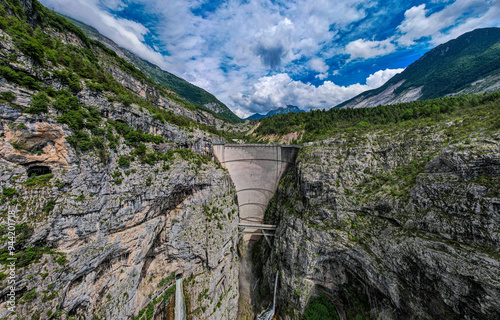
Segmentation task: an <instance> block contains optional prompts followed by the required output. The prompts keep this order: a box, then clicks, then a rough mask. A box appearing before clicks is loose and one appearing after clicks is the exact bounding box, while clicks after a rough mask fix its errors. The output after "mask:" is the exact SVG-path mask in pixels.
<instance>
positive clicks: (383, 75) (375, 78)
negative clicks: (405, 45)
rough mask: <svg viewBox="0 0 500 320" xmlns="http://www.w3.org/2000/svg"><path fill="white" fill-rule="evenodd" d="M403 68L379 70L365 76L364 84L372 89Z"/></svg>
mask: <svg viewBox="0 0 500 320" xmlns="http://www.w3.org/2000/svg"><path fill="white" fill-rule="evenodd" d="M403 70H404V69H403V68H400V69H385V70H379V71H377V72H375V73H374V74H371V75H369V76H368V78H366V85H368V86H369V87H370V88H373V89H375V88H378V87H380V86H381V85H383V84H384V83H386V82H387V81H388V80H389V79H390V78H392V77H394V76H395V75H396V74H398V73H401V72H403Z"/></svg>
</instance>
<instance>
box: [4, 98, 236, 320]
mask: <svg viewBox="0 0 500 320" xmlns="http://www.w3.org/2000/svg"><path fill="white" fill-rule="evenodd" d="M0 113H1V114H2V124H3V128H4V131H3V139H2V141H1V142H0V144H1V146H0V150H1V156H2V157H1V158H0V165H1V169H0V172H2V175H1V177H0V179H1V184H2V187H3V191H4V192H3V194H4V197H3V199H2V210H3V211H2V212H4V214H3V215H4V216H6V211H7V209H13V210H14V211H15V216H16V222H17V225H18V226H22V228H18V229H19V230H17V231H19V232H20V233H21V237H22V238H21V239H20V238H18V241H19V242H18V243H17V246H16V249H17V250H16V251H17V254H18V266H17V274H16V282H17V284H16V288H17V289H16V295H17V296H18V304H19V305H18V307H17V309H16V313H17V315H18V316H20V317H25V318H31V319H35V318H38V319H49V318H50V317H51V316H52V317H56V318H58V319H70V318H71V317H84V318H86V319H87V318H88V319H90V318H92V316H97V317H99V318H100V319H128V318H131V317H133V316H137V315H139V314H140V315H142V314H143V313H144V312H145V311H144V310H143V309H146V311H147V312H148V313H151V314H153V313H155V314H156V313H160V312H162V311H163V309H164V308H165V306H164V305H162V304H161V301H162V299H165V301H166V302H167V304H168V302H169V301H170V296H169V295H167V293H169V291H168V288H169V287H171V286H172V285H173V282H174V278H173V276H172V273H173V272H175V271H176V270H178V269H180V270H182V271H183V272H184V276H185V278H187V279H188V280H187V281H186V284H185V290H186V292H187V293H188V294H189V296H190V297H191V298H190V300H189V301H190V310H189V311H190V313H191V314H192V315H193V319H234V314H235V311H234V310H233V308H232V306H233V305H234V304H235V303H236V301H237V296H238V286H237V283H238V282H237V267H236V266H237V258H236V257H235V254H234V253H233V251H234V250H233V247H234V241H235V239H234V237H235V236H236V225H237V213H236V210H237V206H236V205H235V204H234V198H235V194H234V190H233V186H232V183H231V180H230V178H229V175H228V173H227V172H226V171H225V170H223V169H221V168H220V167H218V165H217V164H215V163H214V162H212V161H209V160H208V159H207V160H203V159H204V158H201V156H198V155H196V154H194V153H174V155H173V157H172V158H171V159H170V160H169V161H165V162H158V163H155V164H153V165H149V164H145V163H141V162H140V161H132V162H131V163H129V164H126V165H123V164H121V165H120V164H119V162H118V159H119V157H120V156H123V155H127V154H129V152H130V148H129V147H128V146H126V145H125V144H123V145H122V147H121V148H120V149H118V150H116V151H111V153H110V154H109V156H108V157H107V159H106V161H105V162H102V160H101V159H100V158H99V156H98V155H97V154H92V153H77V152H75V150H74V149H73V148H72V147H70V146H69V145H68V144H67V143H65V137H66V136H67V133H68V129H67V128H65V126H61V125H60V124H58V123H56V122H54V121H51V120H50V119H44V118H40V117H32V116H27V115H23V114H22V113H21V112H19V111H17V110H14V109H12V108H10V107H8V106H6V105H2V106H1V111H0ZM125 115H126V114H125ZM19 145H23V146H24V148H30V150H34V149H37V150H38V152H35V151H25V150H24V149H16V148H14V146H19ZM200 159H202V160H203V161H200ZM30 176H31V177H30ZM6 190H10V193H7V192H6ZM4 272H5V270H4ZM2 275H3V277H2V278H5V273H2ZM5 281H6V280H5ZM7 292H8V288H7V287H6V286H5V285H3V289H2V292H1V293H0V294H1V295H2V296H3V297H5V295H6V294H7ZM164 292H167V293H165V294H164ZM170 293H171V292H170ZM162 294H164V296H162ZM199 297H201V299H200V298H199ZM150 309H151V310H150ZM1 310H2V314H1V315H0V316H1V317H2V318H5V317H6V316H7V311H8V310H7V309H6V308H2V309H1ZM149 310H150V311H149ZM148 319H149V318H148Z"/></svg>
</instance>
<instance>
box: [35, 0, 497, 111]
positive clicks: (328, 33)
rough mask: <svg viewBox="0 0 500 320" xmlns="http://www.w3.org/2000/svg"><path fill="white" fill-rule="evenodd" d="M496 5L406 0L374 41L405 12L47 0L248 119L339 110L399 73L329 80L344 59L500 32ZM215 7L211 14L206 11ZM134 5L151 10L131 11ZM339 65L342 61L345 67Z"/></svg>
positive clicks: (329, 5)
mask: <svg viewBox="0 0 500 320" xmlns="http://www.w3.org/2000/svg"><path fill="white" fill-rule="evenodd" d="M496 1H498V0H456V1H453V2H450V1H448V2H450V3H445V2H443V1H441V4H444V5H443V6H442V7H443V9H441V10H440V11H435V10H434V8H435V4H433V3H432V2H428V3H427V5H419V6H414V7H411V8H410V7H408V6H407V5H405V4H404V2H403V1H401V3H400V4H399V5H398V6H397V7H398V8H399V9H398V10H400V11H399V14H401V15H402V14H403V13H404V17H403V18H402V21H401V23H400V25H399V26H398V27H397V28H396V25H393V26H392V28H393V29H394V30H393V31H394V32H392V34H390V35H389V36H388V37H387V39H385V40H384V39H382V40H380V39H376V40H375V39H374V38H372V37H368V36H367V34H370V33H371V34H373V31H372V29H371V28H373V26H374V25H376V24H377V23H380V22H381V21H382V20H383V19H385V18H384V17H386V16H387V15H389V14H391V15H393V14H395V13H393V12H392V11H389V10H387V8H386V6H385V3H384V2H382V1H381V0H374V1H364V0H338V1H331V0H315V1H310V0H294V1H286V0H285V1H268V0H245V1H243V0H242V1H221V2H217V4H216V5H214V2H210V1H209V0H176V1H167V2H165V1H164V0H109V1H108V0H106V1H105V0H41V2H42V3H43V4H44V5H46V6H48V7H50V8H52V7H53V8H54V9H55V10H56V11H58V12H61V13H63V14H66V15H68V16H71V17H74V18H76V19H78V20H81V21H83V22H85V23H87V24H89V25H92V26H94V27H95V28H97V29H98V30H99V31H100V32H101V33H102V34H104V35H105V36H107V37H109V38H111V39H112V40H114V41H115V42H116V43H117V44H118V45H119V46H121V47H123V48H125V49H128V50H130V51H132V52H134V53H136V54H137V55H138V56H140V57H141V58H144V59H146V60H149V61H151V62H152V63H154V64H157V65H158V66H160V67H161V68H163V69H164V70H167V71H169V72H172V73H174V74H176V75H178V76H180V77H182V78H184V79H186V80H188V81H189V82H191V83H194V84H195V85H198V86H200V87H202V88H204V89H206V90H208V91H209V92H211V93H213V94H215V96H216V97H217V98H219V99H220V100H221V101H223V102H224V103H226V104H227V105H228V106H229V107H230V108H232V110H233V111H235V112H236V113H237V114H238V115H245V114H247V113H249V112H255V111H261V112H264V111H266V108H268V109H269V108H273V107H277V106H283V105H285V104H294V105H299V106H311V107H318V108H329V107H331V106H332V105H335V104H337V103H338V102H340V101H342V100H345V99H347V98H349V97H351V96H353V95H355V94H357V93H359V92H361V91H362V90H366V89H370V88H372V87H375V86H377V85H380V84H381V83H383V82H384V81H385V80H387V79H388V78H389V77H390V76H391V74H393V73H394V72H398V71H397V70H399V69H397V70H396V69H388V70H383V71H382V70H381V71H378V72H376V73H374V74H372V75H370V77H368V78H367V79H366V84H355V85H351V86H339V85H336V84H335V83H333V82H331V81H326V80H328V79H331V78H329V77H332V76H334V75H337V76H338V77H340V76H341V75H342V70H343V69H342V65H343V63H349V62H350V61H351V60H356V61H357V62H358V61H361V60H362V59H369V58H373V57H379V56H383V55H386V54H389V53H391V52H394V51H395V50H397V49H398V48H402V47H408V46H412V45H414V44H415V43H417V42H418V41H421V40H422V39H427V38H429V39H430V43H431V44H437V43H440V42H442V41H446V40H448V39H450V38H451V37H456V36H458V35H459V34H460V33H463V32H466V31H469V30H472V29H474V28H477V27H482V26H494V25H496V26H497V25H499V18H498V17H499V16H500V12H499V8H498V7H499V6H498V5H496ZM207 4H209V6H210V7H211V9H210V10H204V8H205V7H206V6H207ZM433 5H434V7H433ZM131 8H140V10H141V11H140V12H135V13H134V14H127V11H128V10H132V9H131ZM405 11H406V12H405ZM138 16H142V17H143V19H142V20H141V19H139V20H137V17H138ZM389 20H390V19H389ZM151 39H154V41H152V40H151ZM159 52H165V53H168V54H166V55H165V56H163V55H162V54H160V53H159ZM346 54H347V57H348V60H347V61H346V58H344V55H346ZM338 57H342V58H338ZM334 59H337V62H338V61H340V62H339V63H338V64H336V65H335V66H333V65H332V64H331V61H332V60H334ZM391 70H392V71H391ZM391 72H392V73H391ZM339 73H340V74H339ZM301 77H302V78H307V79H311V78H313V77H314V78H315V79H316V80H315V81H320V82H321V81H325V82H324V83H323V84H322V85H319V86H314V85H311V84H306V83H302V82H300V81H298V80H297V79H300V78H301ZM292 78H293V79H295V80H292Z"/></svg>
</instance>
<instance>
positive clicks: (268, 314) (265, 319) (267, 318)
mask: <svg viewBox="0 0 500 320" xmlns="http://www.w3.org/2000/svg"><path fill="white" fill-rule="evenodd" d="M278 274H279V271H276V279H275V280H274V297H273V305H272V306H269V307H268V308H267V309H265V310H264V311H262V312H261V313H259V315H257V318H256V320H271V319H272V318H273V317H274V313H275V311H276V289H277V287H278Z"/></svg>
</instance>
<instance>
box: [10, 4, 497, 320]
mask: <svg viewBox="0 0 500 320" xmlns="http://www.w3.org/2000/svg"><path fill="white" fill-rule="evenodd" d="M0 4H1V6H0V37H1V41H0V59H1V63H0V122H1V126H0V167H1V168H0V181H1V187H2V190H1V192H2V194H1V198H0V229H1V230H2V231H1V237H0V239H1V240H0V243H1V246H0V250H1V252H0V260H1V261H0V262H1V266H0V268H1V269H0V318H1V319H35V320H42V319H43V320H46V319H64V320H70V319H71V320H74V319H91V320H97V319H137V320H139V319H140V320H143V319H146V320H149V319H176V320H177V319H179V320H181V319H182V320H195V319H210V320H223V319H228V320H229V319H255V318H256V317H257V319H259V320H263V319H266V320H271V319H282V320H295V319H297V320H298V319H301V320H302V319H303V320H312V319H356V320H360V319H497V318H500V273H499V272H498V270H500V255H499V250H500V227H499V226H500V194H499V191H500V189H499V187H500V92H498V88H499V86H498V83H499V78H498V72H499V71H498V70H500V69H499V68H500V64H499V63H500V60H499V58H498V54H497V53H498V45H499V43H500V42H499V41H500V39H499V38H498V35H499V31H498V30H499V29H498V28H484V29H478V30H475V31H472V32H471V33H466V34H464V35H462V36H461V37H459V38H457V39H455V40H452V41H450V42H449V43H445V44H442V45H440V46H438V47H437V48H435V49H432V50H431V51H429V52H428V53H427V54H426V55H424V56H423V57H422V58H421V59H419V60H417V61H416V62H415V63H414V64H411V65H410V66H409V67H408V68H406V69H405V71H404V72H402V73H400V74H397V75H395V76H394V77H393V78H391V79H390V80H389V81H387V82H386V84H385V85H383V86H382V87H380V88H379V89H376V90H375V91H368V92H364V93H362V94H360V95H359V96H357V97H354V98H353V99H351V100H348V101H346V102H344V103H342V104H340V105H338V106H337V107H335V108H331V109H330V110H310V111H307V112H303V110H300V109H299V108H297V107H295V106H292V105H288V106H287V109H290V110H289V111H290V112H286V109H285V108H284V109H283V110H284V111H283V112H284V113H280V112H281V111H280V110H274V112H270V113H269V114H268V117H265V118H260V119H251V120H247V121H243V120H241V119H240V118H239V117H237V116H236V115H235V114H234V113H233V112H232V111H231V110H230V108H229V107H227V106H226V105H225V104H224V103H222V102H221V101H219V100H217V98H215V96H213V95H212V94H210V93H208V92H207V91H205V90H204V89H202V88H199V87H196V86H194V85H193V84H190V83H189V82H187V81H185V80H183V79H181V78H179V77H177V76H175V75H173V74H171V73H169V72H167V71H163V70H161V69H160V68H159V67H156V66H154V65H152V64H151V63H149V62H147V61H145V60H144V59H141V58H139V57H138V56H135V55H134V54H133V53H132V52H128V51H126V50H125V49H122V48H120V47H119V46H118V45H117V44H116V43H114V42H113V41H112V40H110V39H108V38H105V37H104V36H102V35H100V34H99V32H98V31H97V30H95V29H92V27H90V26H88V25H85V24H83V23H80V22H78V21H76V20H71V21H72V22H71V21H69V20H67V19H65V18H64V17H63V16H61V15H59V14H57V13H55V12H54V11H52V10H50V9H48V8H46V7H44V6H43V5H42V4H41V3H40V2H38V1H36V0H20V1H17V0H1V1H0ZM80 28H81V29H80ZM464 42H467V43H472V44H471V45H470V47H466V46H463V45H462V44H463V43H464ZM446 48H449V49H446ZM443 52H444V53H443ZM447 52H449V53H450V54H449V55H446V54H445V53H447ZM481 52H483V53H481ZM457 56H460V59H462V58H463V57H467V59H468V60H467V61H468V63H469V64H468V65H471V66H474V68H472V67H471V68H469V69H463V70H461V72H462V76H461V77H460V79H456V81H453V83H451V82H450V85H449V87H447V88H444V86H438V87H439V88H440V89H439V90H438V89H436V87H435V84H436V83H437V82H436V81H437V80H436V79H435V78H432V79H431V78H430V77H431V76H430V75H429V74H428V73H426V74H424V71H425V70H427V69H432V72H434V71H435V69H436V68H437V66H438V65H439V66H443V65H444V66H445V67H446V68H447V69H446V70H448V71H449V72H451V71H453V72H458V71H457V70H458V67H457V65H456V64H455V62H454V61H457V59H459V58H457ZM429 57H431V58H432V59H431V58H429ZM436 57H439V58H440V59H442V60H439V61H437V60H436V59H437V58H436ZM474 57H479V58H477V60H474ZM427 59H431V60H432V63H431V66H430V67H429V68H427V67H426V68H424V67H422V66H421V65H422V63H424V62H425V61H428V60H427ZM464 59H465V58H464ZM478 61H483V62H484V61H486V62H487V63H483V64H480V63H479V62H478ZM419 65H420V67H419ZM412 70H418V71H419V72H421V73H419V74H417V73H412V72H413V71H412ZM442 70H445V69H442ZM450 70H451V71H450ZM469 71H470V72H469ZM442 73H443V74H444V73H445V72H444V71H442ZM432 74H433V75H434V76H435V75H436V74H435V73H432ZM417 75H418V77H417ZM448 76H449V75H447V77H448ZM449 77H452V76H449ZM422 79H427V81H428V82H426V83H420V82H419V81H423V80H422ZM454 79H455V78H454ZM427 83H429V86H430V85H432V86H433V87H432V88H433V89H432V90H431V89H429V87H426V85H427ZM441 89H443V90H441ZM448 89H449V90H448ZM440 90H441V91H440ZM9 232H13V234H15V236H13V237H12V236H11V234H9ZM12 261H14V262H12ZM11 263H14V265H15V272H13V273H12V272H11V268H10V267H9V266H10V264H11ZM12 301H14V302H15V303H14V305H15V309H14V310H15V311H14V312H13V311H12V310H11V309H9V306H10V305H11V303H12Z"/></svg>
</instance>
